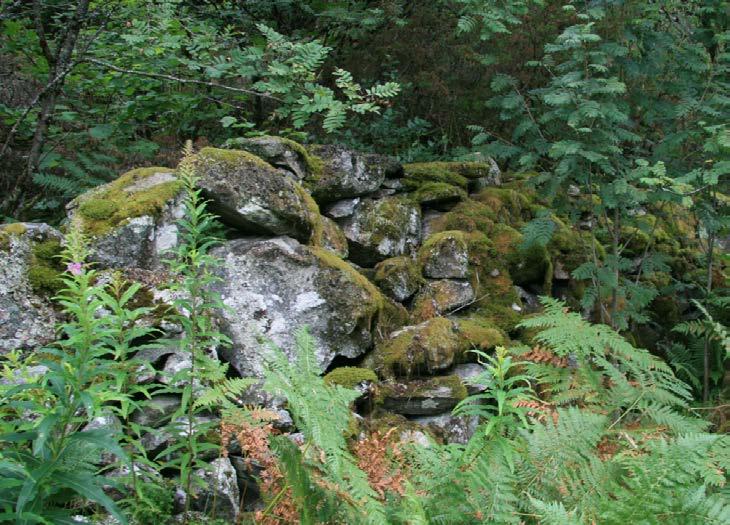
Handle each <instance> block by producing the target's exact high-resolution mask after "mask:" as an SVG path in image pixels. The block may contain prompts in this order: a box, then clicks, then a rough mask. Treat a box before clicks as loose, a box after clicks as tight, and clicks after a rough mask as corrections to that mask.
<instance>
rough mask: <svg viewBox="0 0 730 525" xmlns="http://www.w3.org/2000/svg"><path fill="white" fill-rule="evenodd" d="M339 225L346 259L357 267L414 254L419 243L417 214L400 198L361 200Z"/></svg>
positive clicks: (413, 206) (418, 217)
mask: <svg viewBox="0 0 730 525" xmlns="http://www.w3.org/2000/svg"><path fill="white" fill-rule="evenodd" d="M341 225H342V229H343V231H344V232H345V236H346V237H347V240H348V244H349V249H350V259H351V260H352V261H353V262H355V263H356V264H359V265H360V266H365V267H372V266H374V265H375V264H377V263H378V262H380V261H382V260H385V259H387V258H390V257H398V256H401V255H409V254H411V253H413V252H414V251H415V249H416V247H417V245H418V243H419V241H420V234H421V211H420V208H419V207H418V206H417V205H415V204H414V203H413V202H411V201H410V200H409V199H407V198H404V197H400V196H393V197H385V198H382V199H377V200H375V199H364V200H362V201H361V202H360V203H359V204H358V205H357V207H356V208H355V212H354V213H353V215H352V216H351V217H348V218H347V219H344V220H343V221H342V222H341Z"/></svg>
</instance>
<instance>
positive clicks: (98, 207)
mask: <svg viewBox="0 0 730 525" xmlns="http://www.w3.org/2000/svg"><path fill="white" fill-rule="evenodd" d="M117 210H119V205H118V204H117V203H116V202H113V201H110V200H105V199H89V200H87V201H84V202H82V203H81V206H79V212H80V213H81V215H83V216H84V217H86V218H87V219H91V220H97V221H99V220H102V221H103V220H106V219H108V218H110V217H111V216H112V215H114V213H116V212H117Z"/></svg>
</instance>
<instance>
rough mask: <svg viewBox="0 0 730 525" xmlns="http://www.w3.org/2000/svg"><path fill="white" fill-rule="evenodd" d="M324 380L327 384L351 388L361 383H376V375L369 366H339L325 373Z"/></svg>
mask: <svg viewBox="0 0 730 525" xmlns="http://www.w3.org/2000/svg"><path fill="white" fill-rule="evenodd" d="M324 382H325V383H327V384H328V385H340V386H342V387H345V388H349V389H353V388H355V387H357V386H360V385H361V384H363V383H377V382H378V376H377V375H376V374H375V372H373V371H372V370H370V369H369V368H358V367H355V366H341V367H339V368H335V369H334V370H332V371H331V372H329V373H328V374H327V375H325V376H324Z"/></svg>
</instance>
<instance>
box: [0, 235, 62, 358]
mask: <svg viewBox="0 0 730 525" xmlns="http://www.w3.org/2000/svg"><path fill="white" fill-rule="evenodd" d="M60 240H61V234H60V233H59V232H58V231H56V230H55V229H53V228H51V227H50V226H48V225H47V224H33V223H16V224H9V225H5V226H3V227H0V355H3V354H5V353H7V352H10V351H13V350H32V349H35V348H38V347H40V346H43V345H45V344H48V343H50V342H51V341H53V340H54V337H55V328H54V326H55V323H56V314H55V313H54V311H53V309H52V308H51V305H50V301H49V300H48V298H47V296H48V295H50V291H49V292H48V293H46V296H45V297H44V296H43V295H41V294H42V293H43V292H44V291H43V290H42V289H41V288H40V287H42V286H44V285H49V284H51V283H52V281H53V280H54V279H55V277H56V275H57V272H58V268H57V267H55V266H54V265H55V264H57V263H55V262H54V261H53V260H46V259H48V257H46V256H45V252H46V251H48V250H44V248H46V247H48V246H50V245H52V244H53V245H55V246H57V247H58V246H60V245H59V243H60ZM54 243H55V244H54ZM40 250H42V251H43V252H44V254H41V253H39V251H40ZM32 283H34V285H32ZM34 288H35V289H34Z"/></svg>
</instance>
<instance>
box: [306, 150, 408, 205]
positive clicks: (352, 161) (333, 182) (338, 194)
mask: <svg viewBox="0 0 730 525" xmlns="http://www.w3.org/2000/svg"><path fill="white" fill-rule="evenodd" d="M308 150H309V152H310V154H311V155H313V156H315V157H317V158H318V159H320V160H321V169H320V170H319V171H315V172H312V173H310V174H309V175H307V178H306V179H305V182H306V185H307V187H308V188H309V189H310V191H311V192H312V196H313V197H314V198H315V200H317V202H333V201H336V200H340V199H346V198H348V197H359V196H361V195H366V194H368V193H372V192H374V191H376V190H377V189H378V188H379V187H380V185H381V184H382V183H383V181H384V180H385V177H386V176H387V177H397V176H399V175H400V173H401V172H402V167H401V165H400V164H399V163H398V162H397V161H396V160H394V159H393V158H391V157H386V156H383V155H375V154H370V153H358V152H356V151H352V150H349V149H347V148H344V147H342V146H336V145H318V146H310V147H309V148H308Z"/></svg>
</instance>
